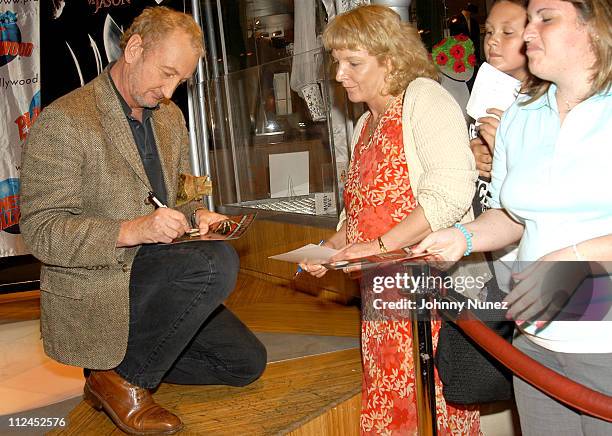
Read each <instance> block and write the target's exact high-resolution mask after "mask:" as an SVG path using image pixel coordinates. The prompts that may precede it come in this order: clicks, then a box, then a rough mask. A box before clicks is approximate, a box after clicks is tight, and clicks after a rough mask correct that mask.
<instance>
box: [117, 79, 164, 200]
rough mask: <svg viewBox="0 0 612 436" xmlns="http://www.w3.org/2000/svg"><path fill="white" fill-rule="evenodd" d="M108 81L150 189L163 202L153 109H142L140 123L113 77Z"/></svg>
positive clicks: (162, 177)
mask: <svg viewBox="0 0 612 436" xmlns="http://www.w3.org/2000/svg"><path fill="white" fill-rule="evenodd" d="M109 78H110V82H111V84H112V85H113V88H114V89H115V92H116V93H117V96H118V97H119V101H120V102H121V107H122V109H123V112H124V113H125V117H126V118H127V120H128V123H129V125H130V129H131V130H132V135H133V136H134V142H135V143H136V147H138V154H140V159H142V165H143V166H144V169H145V172H146V173H147V177H148V178H149V183H151V189H152V190H153V192H155V195H156V197H157V198H158V199H159V200H160V201H161V202H162V203H164V204H166V203H167V202H168V198H167V197H168V193H167V191H166V184H165V183H164V173H163V171H162V167H161V162H160V160H159V153H158V152H157V144H156V143H155V135H154V134H153V124H152V123H153V109H146V108H145V109H144V110H143V111H142V123H141V122H140V121H138V120H137V119H136V118H134V117H133V116H132V109H131V108H130V106H129V105H128V104H127V102H126V101H125V99H124V98H123V96H122V95H121V94H120V93H119V90H118V89H117V87H116V86H115V82H113V78H112V77H111V76H110V73H109Z"/></svg>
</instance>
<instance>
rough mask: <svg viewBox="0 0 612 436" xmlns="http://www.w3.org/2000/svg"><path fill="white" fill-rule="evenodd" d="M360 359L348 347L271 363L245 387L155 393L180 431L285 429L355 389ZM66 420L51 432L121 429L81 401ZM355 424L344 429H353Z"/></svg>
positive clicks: (263, 431)
mask: <svg viewBox="0 0 612 436" xmlns="http://www.w3.org/2000/svg"><path fill="white" fill-rule="evenodd" d="M360 365H361V359H360V356H359V350H358V349H352V350H346V351H340V352H337V353H329V354H325V355H322V356H313V357H306V358H303V359H295V360H291V361H286V362H279V363H273V364H270V365H268V368H267V369H266V371H265V373H264V375H263V376H262V377H261V378H260V379H259V380H258V381H256V382H255V383H253V384H251V385H249V386H247V387H244V388H231V387H226V386H175V385H165V384H164V385H162V386H161V387H160V389H159V391H158V392H157V393H156V394H155V398H156V400H157V401H158V402H159V403H160V404H163V405H164V406H165V407H168V408H169V409H170V410H172V411H174V412H176V413H177V414H178V415H179V416H181V418H182V420H183V422H184V423H185V429H184V430H183V432H182V433H181V434H193V435H247V434H249V435H272V434H286V433H289V432H291V431H293V430H296V429H298V428H300V427H302V426H304V425H305V424H307V423H308V422H310V421H312V420H314V419H316V418H317V417H318V416H319V415H321V414H322V413H323V412H324V411H327V410H329V409H331V408H333V407H334V406H337V405H338V404H340V403H343V402H345V401H347V400H351V399H352V398H353V397H355V396H356V395H358V394H359V392H360V386H361V371H360V369H359V368H360ZM357 416H358V413H357ZM68 421H69V422H70V426H69V428H68V429H66V430H63V431H61V432H57V433H52V434H55V435H120V434H123V433H122V432H121V431H120V430H118V429H117V428H116V427H115V426H114V424H113V423H112V422H111V421H110V420H109V419H108V418H107V417H106V416H105V415H104V414H102V413H99V412H96V411H95V410H94V409H92V408H91V407H89V405H87V404H85V403H83V402H82V403H81V404H79V405H78V406H77V407H76V408H75V409H74V410H73V411H72V412H71V413H70V415H69V416H68ZM356 424H357V422H355V428H354V431H351V432H350V433H348V434H358V429H357V425H356ZM344 434H347V433H344Z"/></svg>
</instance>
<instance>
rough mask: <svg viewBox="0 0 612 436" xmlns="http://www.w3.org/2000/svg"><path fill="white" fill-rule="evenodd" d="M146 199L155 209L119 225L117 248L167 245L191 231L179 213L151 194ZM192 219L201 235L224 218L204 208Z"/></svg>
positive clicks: (182, 215)
mask: <svg viewBox="0 0 612 436" xmlns="http://www.w3.org/2000/svg"><path fill="white" fill-rule="evenodd" d="M149 199H150V201H151V203H152V204H153V205H155V208H156V209H155V211H154V212H152V213H151V214H149V215H145V216H141V217H138V218H134V219H133V220H129V221H124V222H122V223H121V228H120V230H119V236H118V237H117V247H133V246H136V245H141V244H155V243H160V242H161V243H169V242H172V241H173V240H174V239H176V238H178V237H180V236H183V235H184V234H185V233H186V232H188V231H189V230H190V229H191V225H190V223H189V222H188V220H187V218H186V217H185V215H184V214H183V213H182V212H179V211H178V210H175V209H170V208H169V207H167V206H166V205H165V204H164V203H163V202H161V201H160V200H159V198H158V197H157V196H156V195H155V193H153V192H149ZM194 218H195V223H194V224H196V225H197V227H198V229H199V231H200V234H202V235H204V234H206V233H207V232H208V229H209V226H210V225H211V224H213V223H215V222H217V221H223V220H225V219H227V217H226V216H225V215H220V214H218V213H215V212H210V211H209V210H206V209H204V208H202V209H199V210H196V213H195V215H194Z"/></svg>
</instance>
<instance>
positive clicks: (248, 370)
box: [234, 340, 268, 386]
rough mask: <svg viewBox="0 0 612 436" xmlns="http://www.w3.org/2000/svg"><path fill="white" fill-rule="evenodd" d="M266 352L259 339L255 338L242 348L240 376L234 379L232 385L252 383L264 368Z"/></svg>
mask: <svg viewBox="0 0 612 436" xmlns="http://www.w3.org/2000/svg"><path fill="white" fill-rule="evenodd" d="M267 358H268V352H267V351H266V347H264V345H263V344H262V343H261V342H260V341H259V340H255V341H253V343H252V344H251V345H250V346H249V347H248V348H246V349H245V350H244V354H243V359H244V360H243V362H242V363H243V365H242V367H241V368H240V377H239V378H238V379H237V380H236V383H235V384H234V386H246V385H249V384H251V383H253V382H254V381H255V380H257V379H258V378H259V377H261V375H262V374H263V372H264V370H265V369H266V361H267Z"/></svg>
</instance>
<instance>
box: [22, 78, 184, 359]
mask: <svg viewBox="0 0 612 436" xmlns="http://www.w3.org/2000/svg"><path fill="white" fill-rule="evenodd" d="M152 123H153V131H154V134H155V140H156V143H157V147H158V151H159V156H160V160H161V166H162V171H163V175H164V181H165V183H166V188H167V192H168V206H169V207H174V205H175V201H176V192H177V187H178V175H179V173H180V172H186V173H189V172H190V164H189V148H188V145H189V140H188V133H187V129H186V128H185V121H184V118H183V115H182V113H181V111H180V109H179V108H178V107H177V106H176V105H174V104H173V103H167V104H161V105H160V108H159V109H158V110H155V111H154V113H153V119H152ZM149 190H151V186H150V184H149V180H148V178H147V175H146V173H145V170H144V167H143V165H142V160H141V158H140V155H139V153H138V149H137V147H136V143H135V142H134V138H133V135H132V131H131V130H130V126H129V124H128V121H127V119H126V117H125V114H124V112H123V109H122V107H121V104H120V102H119V98H118V96H117V94H116V93H115V91H114V89H113V87H112V84H111V82H110V77H109V72H108V69H107V70H106V71H105V72H103V73H102V74H100V75H99V76H98V77H97V78H95V79H94V80H92V81H91V82H89V83H88V84H86V85H85V86H83V87H81V88H79V89H77V90H75V91H73V92H71V93H69V94H67V95H65V96H64V97H62V98H60V99H58V100H56V101H55V102H53V103H52V104H51V105H49V106H48V107H47V108H45V109H44V110H43V112H42V113H41V115H40V117H39V118H38V120H37V122H36V123H35V124H34V126H33V127H32V130H31V132H30V135H29V138H28V140H27V143H26V144H25V146H24V149H23V158H22V169H21V213H22V216H21V222H20V226H21V232H22V234H23V237H24V240H25V242H26V244H27V246H28V247H29V249H30V250H31V252H32V254H33V255H34V256H36V257H37V258H38V259H39V260H40V261H41V262H42V264H43V266H42V270H41V277H40V281H41V283H40V287H41V330H42V337H43V343H44V349H45V352H46V353H47V354H48V355H49V356H51V357H52V358H54V359H56V360H58V361H60V362H63V363H66V364H70V365H75V366H82V367H87V368H92V369H109V368H113V367H115V366H117V365H118V364H119V363H120V362H121V360H122V359H123V356H124V355H125V350H126V346H127V338H128V325H129V280H130V270H131V265H132V261H133V259H134V256H135V255H136V252H137V250H138V247H133V248H117V247H116V246H115V245H116V241H117V237H118V235H119V229H120V225H121V222H122V221H125V220H130V219H133V218H136V217H138V216H143V215H147V214H150V213H151V212H153V210H154V208H153V206H152V205H150V204H148V202H145V199H146V197H147V194H148V191H149ZM195 206H196V204H193V203H192V204H186V205H183V206H182V207H181V208H179V210H181V211H183V212H184V213H185V214H186V215H187V216H189V213H191V211H192V210H193V209H194V208H195Z"/></svg>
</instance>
